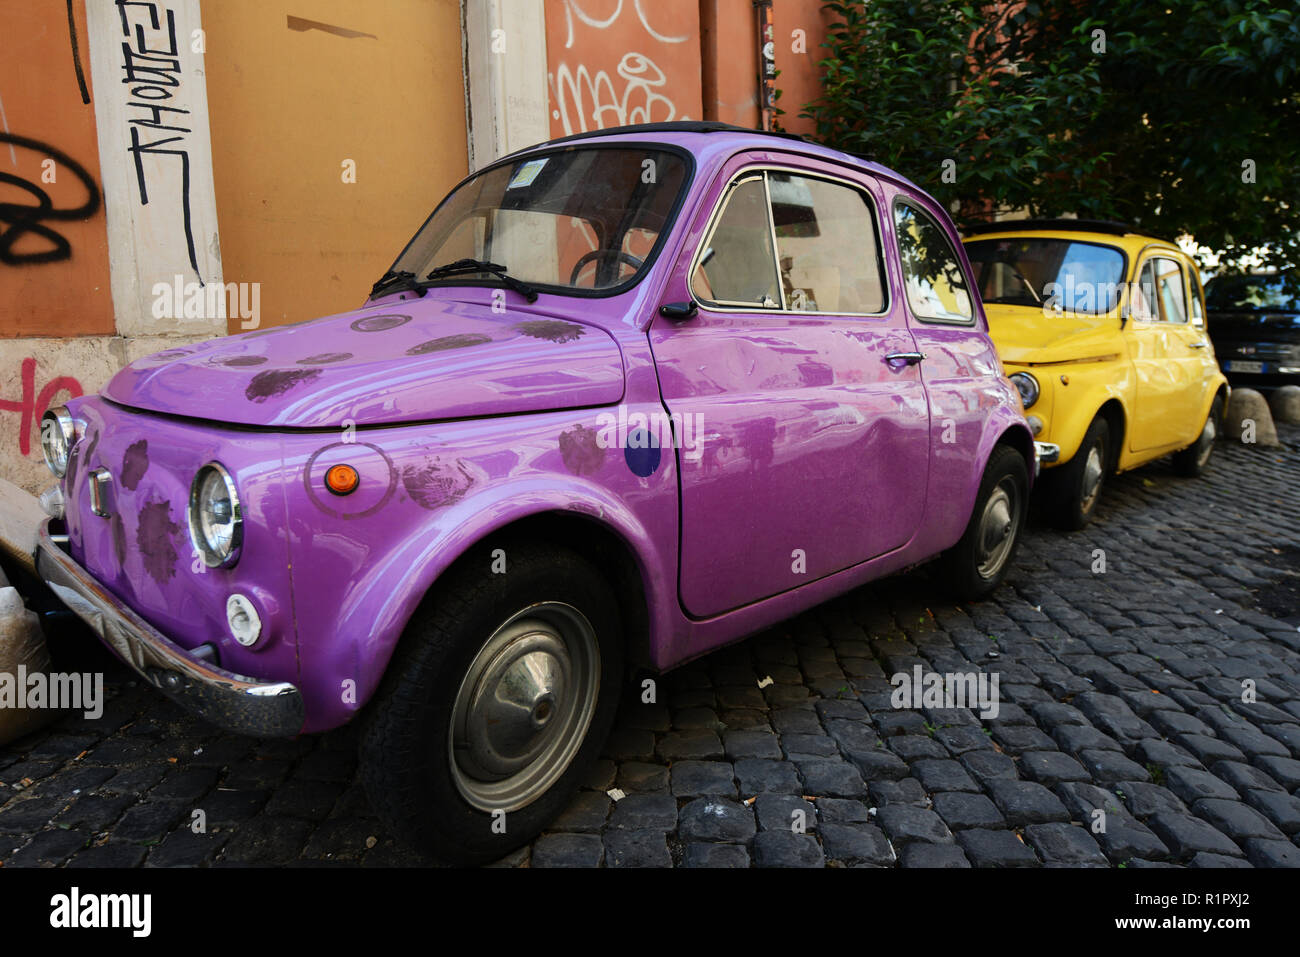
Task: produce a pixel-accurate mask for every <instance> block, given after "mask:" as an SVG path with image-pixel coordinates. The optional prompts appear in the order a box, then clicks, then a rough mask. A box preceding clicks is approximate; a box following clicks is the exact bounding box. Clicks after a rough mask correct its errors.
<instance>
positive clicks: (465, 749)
mask: <svg viewBox="0 0 1300 957" xmlns="http://www.w3.org/2000/svg"><path fill="white" fill-rule="evenodd" d="M505 552H506V555H505V562H506V565H505V572H504V573H501V574H497V573H494V572H493V569H492V568H491V565H492V560H491V558H489V557H488V556H486V555H485V556H484V557H483V559H482V561H481V562H477V563H476V562H475V561H474V559H473V558H471V559H470V560H469V561H468V562H467V563H465V564H462V565H461V566H460V568H459V569H458V570H456V571H455V572H453V573H452V574H451V575H450V576H449V577H448V579H447V580H446V581H444V582H442V583H440V584H439V585H438V586H437V587H436V588H435V589H434V591H433V592H431V593H430V595H429V598H428V599H427V600H426V601H425V602H424V604H423V605H422V606H421V608H420V610H419V611H418V612H417V613H416V616H415V618H414V619H413V620H412V622H411V624H410V626H408V628H407V632H406V634H405V635H404V636H403V638H402V643H401V645H400V646H399V648H398V651H397V653H396V654H395V655H394V656H393V660H392V661H391V662H390V664H389V666H388V671H387V674H386V675H385V678H384V681H383V684H382V685H381V687H380V689H379V691H378V692H377V693H376V696H375V700H374V701H373V702H372V703H371V705H370V707H369V712H368V714H367V717H366V721H365V726H364V729H363V732H362V743H361V773H362V781H363V783H364V785H365V789H366V794H367V796H368V797H369V799H370V803H371V805H372V806H373V807H374V809H375V811H376V813H377V814H378V815H379V818H380V820H381V821H382V822H383V823H384V824H385V825H386V826H387V828H389V829H390V830H391V831H393V832H394V833H395V834H396V835H397V837H398V838H399V839H401V840H402V841H404V842H405V843H408V844H410V845H412V846H413V847H416V848H418V849H420V850H422V851H424V852H425V853H427V854H429V855H431V856H433V857H434V858H435V859H437V860H439V861H442V862H445V863H451V864H461V865H467V864H482V863H486V862H489V861H493V860H497V859H499V858H501V857H503V856H504V855H505V854H507V853H508V852H510V851H512V850H514V849H515V848H517V847H519V846H520V845H522V844H525V843H527V842H528V841H529V840H531V839H532V838H533V837H534V836H536V835H537V833H538V832H540V831H541V830H542V829H543V828H545V827H546V825H547V824H549V823H550V822H551V821H552V820H553V819H554V818H555V817H556V816H558V815H559V813H560V812H561V811H563V810H564V808H565V806H566V805H567V803H568V801H569V800H570V798H571V797H572V796H573V793H574V791H576V790H577V787H578V784H579V783H580V781H581V780H582V776H583V775H584V774H585V773H586V772H587V770H588V769H589V768H590V766H591V764H592V762H593V761H594V760H595V758H596V756H597V754H598V753H599V751H600V749H601V747H602V746H603V745H604V743H605V739H606V738H607V737H608V734H609V729H610V726H611V725H612V723H613V720H614V713H615V711H616V710H617V707H618V696H619V692H620V690H621V684H622V666H623V664H622V661H623V655H622V640H623V639H622V634H621V627H620V620H619V613H618V605H617V601H616V599H615V596H614V593H613V592H612V591H611V589H610V588H609V586H608V585H607V584H606V582H605V580H604V579H603V578H602V577H601V576H600V574H599V573H598V572H597V571H596V569H595V568H594V567H593V566H592V565H591V564H590V563H589V562H588V561H587V560H586V559H585V558H583V557H581V556H580V555H577V554H575V553H573V552H570V551H568V550H565V549H558V548H547V547H542V546H540V545H535V544H524V543H521V544H518V545H515V546H507V547H506V549H505Z"/></svg>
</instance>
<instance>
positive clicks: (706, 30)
mask: <svg viewBox="0 0 1300 957" xmlns="http://www.w3.org/2000/svg"><path fill="white" fill-rule="evenodd" d="M700 23H701V35H700V47H701V54H702V61H703V69H704V73H705V80H704V89H705V94H706V99H705V103H704V118H705V119H709V120H718V121H720V122H723V123H734V124H735V125H737V126H749V127H757V126H758V123H759V116H758V42H757V40H756V37H757V35H758V27H757V19H756V17H755V15H754V5H753V3H752V2H750V0H700Z"/></svg>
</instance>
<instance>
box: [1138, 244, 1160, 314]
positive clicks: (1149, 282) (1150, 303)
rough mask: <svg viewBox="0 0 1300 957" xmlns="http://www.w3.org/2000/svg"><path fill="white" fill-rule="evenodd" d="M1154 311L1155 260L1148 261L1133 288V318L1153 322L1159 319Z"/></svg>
mask: <svg viewBox="0 0 1300 957" xmlns="http://www.w3.org/2000/svg"><path fill="white" fill-rule="evenodd" d="M1156 309H1157V306H1156V266H1155V260H1153V259H1148V260H1147V261H1146V262H1144V263H1143V264H1142V271H1141V273H1139V274H1138V281H1137V285H1135V286H1134V287H1133V310H1132V311H1133V318H1134V319H1141V320H1143V321H1145V322H1154V321H1155V320H1157V319H1159V318H1160V316H1159V314H1158V313H1157V311H1156Z"/></svg>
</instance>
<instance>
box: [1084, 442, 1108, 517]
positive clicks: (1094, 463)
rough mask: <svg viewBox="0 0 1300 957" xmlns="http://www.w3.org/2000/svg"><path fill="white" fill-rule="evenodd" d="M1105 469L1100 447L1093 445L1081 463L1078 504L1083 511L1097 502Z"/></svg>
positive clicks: (1086, 510)
mask: <svg viewBox="0 0 1300 957" xmlns="http://www.w3.org/2000/svg"><path fill="white" fill-rule="evenodd" d="M1105 471H1106V470H1105V467H1104V465H1103V461H1102V457H1101V449H1100V448H1099V447H1098V446H1095V445H1094V446H1093V447H1092V448H1091V449H1089V450H1088V460H1087V461H1086V462H1084V463H1083V494H1082V496H1081V497H1080V499H1079V504H1080V505H1081V506H1082V507H1083V510H1084V511H1085V512H1090V511H1092V507H1093V505H1095V504H1096V503H1097V493H1098V492H1099V491H1101V479H1102V475H1103V474H1104V473H1105Z"/></svg>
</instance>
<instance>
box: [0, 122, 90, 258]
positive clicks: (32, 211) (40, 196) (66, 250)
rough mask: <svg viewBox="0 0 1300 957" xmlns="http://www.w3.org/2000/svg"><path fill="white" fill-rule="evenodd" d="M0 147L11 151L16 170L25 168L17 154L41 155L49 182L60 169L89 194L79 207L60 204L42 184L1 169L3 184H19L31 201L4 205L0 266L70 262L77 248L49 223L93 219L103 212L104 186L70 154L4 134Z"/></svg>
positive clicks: (0, 216) (41, 165) (0, 134)
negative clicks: (96, 214)
mask: <svg viewBox="0 0 1300 957" xmlns="http://www.w3.org/2000/svg"><path fill="white" fill-rule="evenodd" d="M0 145H4V146H6V147H7V148H8V152H9V156H10V160H11V162H12V163H13V166H14V167H15V168H21V167H20V164H19V163H18V151H19V150H30V151H31V152H33V153H35V154H36V155H37V157H39V159H38V161H37V162H38V164H39V167H38V168H40V169H42V170H43V171H44V175H45V176H46V177H47V178H48V176H49V175H50V174H51V172H52V173H53V175H54V176H55V180H54V181H55V182H57V176H58V172H57V171H59V170H62V171H63V172H64V173H65V174H66V173H70V174H71V175H72V176H73V177H74V178H75V179H76V181H77V183H78V184H79V185H80V187H81V189H82V190H83V191H84V196H82V195H78V196H77V197H76V199H78V200H82V202H81V203H80V204H79V205H75V206H57V205H55V201H54V199H53V198H52V197H51V196H50V194H49V193H48V192H47V191H46V190H45V189H44V187H43V186H42V185H40V183H38V182H33V181H32V180H29V179H27V178H25V177H24V176H22V175H20V174H18V173H10V172H6V171H4V170H3V169H0V184H8V185H10V186H15V187H17V188H18V189H19V190H20V191H21V192H23V193H26V194H28V195H30V196H31V199H32V202H28V203H15V202H0V264H3V265H6V266H26V265H34V264H36V263H48V262H61V261H63V260H65V259H68V258H69V257H71V255H72V244H71V243H70V242H69V241H68V239H67V237H66V236H64V235H63V234H62V233H60V232H59V231H58V230H57V229H55V228H54V227H53V226H50V225H47V224H48V223H51V222H60V221H62V222H68V221H78V220H84V219H85V218H86V217H88V216H93V215H94V214H95V212H96V211H97V210H98V209H99V186H98V185H97V184H96V183H95V179H94V177H92V176H91V175H90V173H89V172H87V171H86V168H85V167H84V166H82V165H81V164H80V163H78V162H77V161H76V160H74V159H73V158H72V157H71V156H69V155H67V154H66V153H64V152H63V151H62V150H58V149H55V148H54V147H53V146H50V145H49V144H48V143H42V142H41V141H40V140H35V139H30V138H28V137H26V136H14V135H13V134H12V133H7V132H0ZM51 163H52V164H53V165H51ZM65 181H66V180H65ZM33 240H34V242H33Z"/></svg>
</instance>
